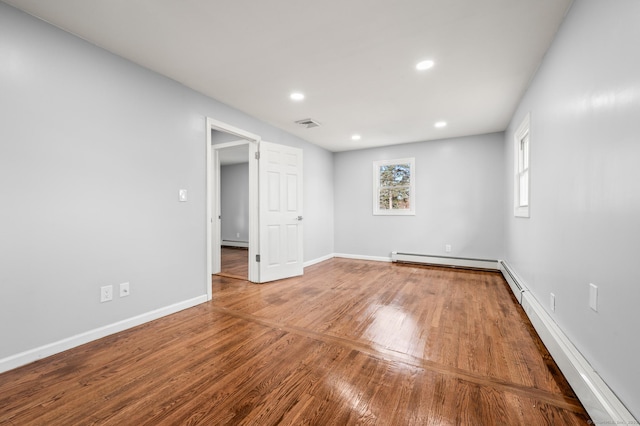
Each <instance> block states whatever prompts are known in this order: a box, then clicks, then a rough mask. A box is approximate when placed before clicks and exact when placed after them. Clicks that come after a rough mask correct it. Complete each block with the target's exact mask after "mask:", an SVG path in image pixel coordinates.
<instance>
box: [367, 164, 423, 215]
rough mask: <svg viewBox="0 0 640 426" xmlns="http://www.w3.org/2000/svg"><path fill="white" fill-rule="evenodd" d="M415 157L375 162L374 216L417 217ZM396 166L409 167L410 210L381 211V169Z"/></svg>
mask: <svg viewBox="0 0 640 426" xmlns="http://www.w3.org/2000/svg"><path fill="white" fill-rule="evenodd" d="M415 162H416V160H415V157H410V158H400V159H395V160H377V161H374V162H373V214H374V216H415V214H416V192H415V189H416V183H415V182H416V175H415V171H416V167H415ZM396 164H408V165H409V185H407V186H408V189H409V208H408V209H381V208H380V189H381V185H380V167H382V166H391V165H396Z"/></svg>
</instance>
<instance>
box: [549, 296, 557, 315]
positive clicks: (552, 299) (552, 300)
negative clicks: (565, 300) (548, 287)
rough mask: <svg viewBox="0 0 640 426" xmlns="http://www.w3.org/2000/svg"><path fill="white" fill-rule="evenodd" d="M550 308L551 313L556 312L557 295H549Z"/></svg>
mask: <svg viewBox="0 0 640 426" xmlns="http://www.w3.org/2000/svg"><path fill="white" fill-rule="evenodd" d="M549 306H550V307H551V312H555V311H556V295H555V294H553V293H550V294H549Z"/></svg>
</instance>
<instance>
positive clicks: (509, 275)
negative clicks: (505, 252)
mask: <svg viewBox="0 0 640 426" xmlns="http://www.w3.org/2000/svg"><path fill="white" fill-rule="evenodd" d="M498 267H499V269H500V272H502V276H503V277H504V279H505V280H506V281H507V284H509V287H511V291H512V292H513V295H514V296H515V297H516V299H517V300H518V303H520V304H521V305H522V294H523V293H524V292H525V291H527V289H526V287H525V286H524V285H522V283H521V282H520V280H518V277H517V275H516V274H514V273H513V271H511V268H509V266H508V265H507V263H506V262H505V261H504V260H499V261H498Z"/></svg>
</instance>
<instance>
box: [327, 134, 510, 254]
mask: <svg viewBox="0 0 640 426" xmlns="http://www.w3.org/2000/svg"><path fill="white" fill-rule="evenodd" d="M503 140H504V135H503V134H502V133H493V134H488V135H480V136H472V137H465V138H454V139H446V140H436V141H429V142H419V143H411V144H404V145H393V146H388V147H382V148H373V149H366V150H358V151H348V152H340V153H335V154H334V167H335V170H334V191H335V205H336V211H335V221H336V223H335V245H336V252H337V253H343V254H351V255H366V256H374V257H389V256H390V254H391V252H392V251H404V252H410V253H418V254H431V255H452V256H461V257H477V258H488V259H498V258H500V257H501V256H502V254H503V220H504V211H503V205H504V159H503ZM406 157H415V180H416V200H415V203H416V215H415V216H374V215H373V195H372V193H373V177H372V175H373V171H372V169H373V162H374V161H376V160H393V159H399V158H406ZM446 244H450V245H451V246H452V251H451V253H446V252H445V245H446Z"/></svg>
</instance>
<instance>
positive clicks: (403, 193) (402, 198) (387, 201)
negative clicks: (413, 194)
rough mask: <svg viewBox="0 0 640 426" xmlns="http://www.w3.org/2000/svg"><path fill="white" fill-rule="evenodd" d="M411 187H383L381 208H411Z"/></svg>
mask: <svg viewBox="0 0 640 426" xmlns="http://www.w3.org/2000/svg"><path fill="white" fill-rule="evenodd" d="M409 195H410V191H409V187H401V188H399V187H392V188H381V189H380V196H379V197H378V206H379V207H380V209H381V210H392V209H393V210H408V209H410V208H411V201H410V197H409Z"/></svg>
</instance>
